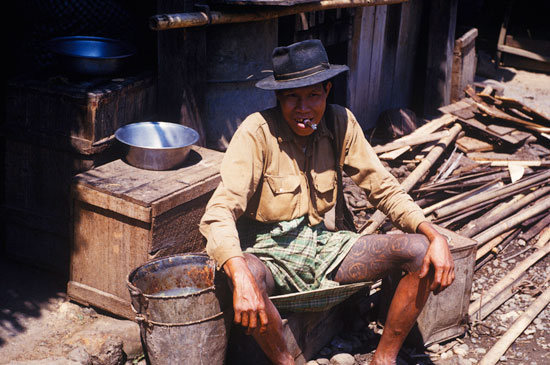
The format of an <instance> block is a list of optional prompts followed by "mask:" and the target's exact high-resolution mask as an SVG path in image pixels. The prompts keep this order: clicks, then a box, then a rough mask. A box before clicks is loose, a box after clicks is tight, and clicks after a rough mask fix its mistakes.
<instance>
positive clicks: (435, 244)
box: [417, 222, 455, 295]
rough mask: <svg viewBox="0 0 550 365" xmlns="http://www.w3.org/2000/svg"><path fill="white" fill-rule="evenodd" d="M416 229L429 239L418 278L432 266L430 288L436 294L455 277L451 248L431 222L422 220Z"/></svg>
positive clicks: (422, 276) (424, 275)
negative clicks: (432, 273)
mask: <svg viewBox="0 0 550 365" xmlns="http://www.w3.org/2000/svg"><path fill="white" fill-rule="evenodd" d="M417 231H418V232H419V233H422V234H424V235H425V236H426V237H427V238H428V240H429V241H430V246H429V247H428V251H427V252H426V255H425V256H424V261H423V262H422V268H421V269H420V278H424V277H426V275H428V273H429V272H430V268H431V267H432V266H433V268H434V276H433V281H432V284H431V286H430V290H431V291H433V292H434V294H436V295H437V294H439V293H440V292H441V291H443V290H445V288H447V287H448V286H449V285H451V284H452V282H453V281H454V279H455V271H454V262H453V257H452V255H451V250H450V249H449V245H448V244H447V240H446V239H445V237H443V235H442V234H440V233H439V232H438V231H436V229H435V228H434V227H433V225H432V224H431V223H429V222H422V223H421V224H420V225H419V226H418V229H417Z"/></svg>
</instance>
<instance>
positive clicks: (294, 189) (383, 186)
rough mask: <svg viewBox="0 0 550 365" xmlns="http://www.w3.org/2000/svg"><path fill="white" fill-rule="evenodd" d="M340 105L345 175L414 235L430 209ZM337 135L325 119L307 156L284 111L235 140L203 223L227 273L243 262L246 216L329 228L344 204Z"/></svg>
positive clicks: (337, 116) (253, 123)
mask: <svg viewBox="0 0 550 365" xmlns="http://www.w3.org/2000/svg"><path fill="white" fill-rule="evenodd" d="M327 107H332V110H333V115H334V120H335V123H336V124H338V125H339V126H341V127H339V128H343V127H345V124H344V123H347V129H346V134H345V138H344V142H343V146H344V148H343V153H345V156H344V171H345V172H346V174H347V175H348V176H350V177H351V179H352V180H353V181H354V182H355V183H356V184H357V185H358V186H360V187H361V188H363V189H364V190H365V192H366V195H367V198H368V200H369V201H370V203H371V204H372V205H373V206H375V207H377V208H378V209H380V210H381V211H382V212H384V213H385V214H387V215H388V216H389V217H390V219H391V220H392V222H393V223H394V224H395V225H397V226H398V227H399V228H401V229H402V230H404V231H406V232H416V228H417V227H418V225H419V224H420V223H422V222H423V221H425V220H426V219H425V217H424V215H423V213H422V210H421V209H420V208H419V207H418V206H417V205H416V204H415V203H414V202H413V201H412V199H411V197H410V196H409V195H408V194H407V193H405V192H404V191H403V189H402V188H401V187H400V185H399V183H398V182H397V180H396V179H395V178H394V177H393V176H392V175H391V174H390V173H389V172H388V171H387V170H386V169H385V168H384V166H383V165H382V164H381V162H380V160H379V159H378V157H377V155H376V153H375V152H374V150H373V149H372V147H371V146H370V144H369V143H368V142H367V140H366V139H365V137H364V134H363V131H362V130H361V128H360V126H359V124H358V123H357V121H356V120H355V117H354V116H353V114H352V113H351V112H350V111H349V110H348V109H346V108H343V107H341V106H337V105H330V106H327ZM332 138H333V136H332V133H331V132H330V131H329V129H328V128H327V126H326V125H325V122H324V119H323V120H322V121H321V123H319V125H318V128H317V130H316V131H315V132H314V133H313V134H312V135H311V138H309V139H308V145H307V146H306V148H305V150H303V149H302V148H301V147H300V145H299V144H298V143H297V141H296V140H295V134H294V132H292V130H291V129H290V127H289V126H288V124H287V123H286V121H285V120H284V118H283V116H282V114H281V112H280V110H279V109H278V108H272V109H269V110H266V111H263V112H260V113H254V114H252V115H250V116H249V117H248V118H246V119H245V120H244V121H243V123H242V124H241V125H240V126H239V128H238V129H237V131H236V133H235V134H234V135H233V137H232V139H231V143H230V144H229V147H228V149H227V151H226V152H225V156H224V158H223V161H222V165H221V171H220V174H221V182H220V184H219V186H218V188H217V189H216V191H215V192H214V195H213V196H212V198H211V199H210V201H209V202H208V205H207V207H206V211H205V214H204V216H203V217H202V220H201V223H200V231H201V232H202V234H203V235H204V236H205V237H206V239H207V245H206V251H207V252H208V254H209V255H210V256H211V257H212V258H213V259H214V260H215V261H216V262H217V264H218V266H219V267H221V266H222V265H223V264H224V263H225V262H226V261H227V260H229V259H230V258H232V257H235V256H243V253H242V250H241V247H240V243H239V236H238V233H237V228H236V223H235V222H236V220H237V219H238V218H239V217H241V216H242V215H244V216H246V217H248V218H251V219H254V220H257V221H260V222H264V223H273V222H280V221H288V220H292V219H295V218H298V217H301V216H304V215H307V216H308V219H309V224H310V225H316V224H319V223H320V222H322V220H323V216H324V214H325V213H326V212H327V211H329V210H330V209H331V208H332V207H333V206H334V204H335V202H336V193H337V180H336V171H335V169H334V167H335V161H334V153H333V150H332V142H331V139H332Z"/></svg>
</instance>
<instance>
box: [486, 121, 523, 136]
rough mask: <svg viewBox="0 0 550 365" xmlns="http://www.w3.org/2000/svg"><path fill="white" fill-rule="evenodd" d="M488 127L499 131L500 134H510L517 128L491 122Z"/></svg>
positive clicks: (496, 131) (493, 130)
mask: <svg viewBox="0 0 550 365" xmlns="http://www.w3.org/2000/svg"><path fill="white" fill-rule="evenodd" d="M487 129H488V130H490V131H492V132H495V133H497V134H498V135H500V136H503V135H505V134H509V133H511V132H513V131H515V130H516V129H515V128H510V127H505V126H502V125H497V124H489V125H488V126H487Z"/></svg>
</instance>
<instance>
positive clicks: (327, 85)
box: [325, 81, 332, 95]
mask: <svg viewBox="0 0 550 365" xmlns="http://www.w3.org/2000/svg"><path fill="white" fill-rule="evenodd" d="M330 89H332V82H331V81H328V82H327V83H326V85H325V92H326V93H327V95H328V94H329V93H330Z"/></svg>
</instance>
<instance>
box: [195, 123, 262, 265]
mask: <svg viewBox="0 0 550 365" xmlns="http://www.w3.org/2000/svg"><path fill="white" fill-rule="evenodd" d="M249 118H251V117H249ZM262 136H263V134H262V131H261V129H260V128H258V127H257V125H256V124H254V123H250V121H247V120H245V121H243V123H242V125H241V127H240V128H239V129H238V130H237V132H236V133H235V134H234V135H233V137H232V139H231V143H230V144H229V146H228V148H227V151H226V152H225V156H224V158H223V161H222V165H221V169H220V175H221V182H220V184H219V186H218V188H217V189H216V190H215V192H214V194H213V196H212V197H211V198H210V201H209V202H208V204H207V206H206V210H205V213H204V215H203V217H202V219H201V222H200V226H199V229H200V231H201V233H202V234H203V235H204V236H205V237H206V239H207V243H206V252H207V253H208V255H209V256H210V257H212V258H213V259H214V260H215V261H216V264H217V265H218V267H221V266H223V264H224V263H225V262H226V261H227V260H229V259H230V258H232V257H236V256H241V257H242V256H243V252H242V249H241V245H240V242H239V235H238V232H237V228H236V223H235V222H236V221H237V219H238V218H239V217H240V216H241V215H242V214H243V212H244V211H245V210H246V206H247V202H248V200H249V199H250V197H251V196H252V194H254V192H255V191H256V187H257V186H258V182H259V181H260V178H261V174H262V169H263V152H262V151H263V148H262V146H263V145H264V144H265V138H262Z"/></svg>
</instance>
